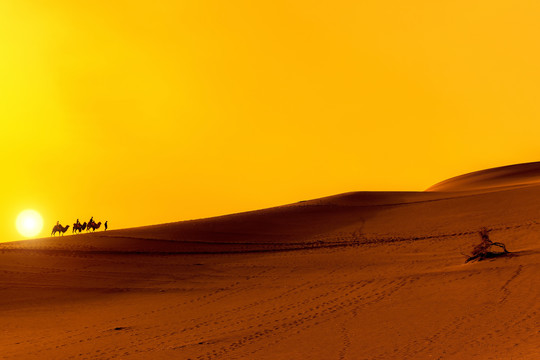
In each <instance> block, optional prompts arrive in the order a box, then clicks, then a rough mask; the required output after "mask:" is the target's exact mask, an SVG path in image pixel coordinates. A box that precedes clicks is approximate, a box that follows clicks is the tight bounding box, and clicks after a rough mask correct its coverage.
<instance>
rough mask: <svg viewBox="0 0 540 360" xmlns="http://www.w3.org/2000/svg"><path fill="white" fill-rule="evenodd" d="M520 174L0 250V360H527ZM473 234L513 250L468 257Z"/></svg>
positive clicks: (531, 238) (537, 193) (527, 252)
mask: <svg viewBox="0 0 540 360" xmlns="http://www.w3.org/2000/svg"><path fill="white" fill-rule="evenodd" d="M531 166H532V165H531V164H524V165H518V166H515V167H513V168H510V169H509V168H502V169H492V170H487V171H484V172H480V173H477V175H479V176H480V178H475V176H474V175H472V176H469V177H468V178H467V181H463V178H462V179H461V180H459V179H458V181H453V182H452V181H448V182H447V183H446V185H445V187H440V188H439V190H447V191H429V192H418V193H411V192H382V193H379V192H359V193H349V194H342V195H337V196H332V197H328V198H323V199H316V200H311V201H306V202H300V203H297V204H292V205H287V206H282V207H277V208H272V209H266V210H261V211H255V212H248V213H242V214H235V215H229V216H223V217H218V218H212V219H203V220H197V221H188V222H180V223H171V224H164V225H156V226H150V227H142V228H133V229H126V230H118V231H110V232H106V233H104V232H99V233H95V234H89V235H76V236H64V237H63V238H53V239H51V238H47V239H39V240H32V241H20V242H15V243H5V244H1V245H0V304H1V306H0V309H1V310H0V311H1V315H2V324H3V326H2V329H3V331H4V336H3V337H2V338H1V339H0V346H1V349H2V351H1V352H0V358H5V359H21V358H36V359H58V358H85V359H110V358H127V359H174V358H178V359H188V358H191V359H538V358H540V332H539V331H540V303H539V300H540V299H539V290H538V288H539V285H540V280H539V277H538V274H539V270H540V267H539V264H540V251H539V250H540V242H539V240H540V201H539V200H540V185H539V184H536V183H535V181H534V180H533V179H532V178H531V177H527V179H528V180H526V181H523V180H522V179H523V173H524V172H525V173H527V172H529V170H530V167H531ZM535 166H537V165H534V166H533V167H535ZM501 173H504V176H501ZM473 174H474V173H473ZM512 174H514V175H512ZM493 178H497V179H498V180H497V181H494V182H493V180H489V181H491V186H490V185H489V184H488V183H489V181H488V183H485V182H483V183H482V184H483V185H482V186H476V185H474V186H471V185H470V184H478V183H479V182H482V181H484V180H485V179H493ZM481 179H482V180H481ZM518 183H519V184H520V186H515V185H516V184H518ZM430 190H433V189H430ZM483 226H486V227H489V228H491V229H493V230H492V232H491V236H492V238H493V240H497V241H502V242H505V243H506V245H507V247H508V248H509V250H511V251H514V252H515V253H516V256H514V257H511V258H503V259H496V260H492V261H483V262H479V263H469V264H464V260H465V258H464V256H463V255H461V253H462V252H468V251H469V250H470V248H471V247H472V246H473V245H474V244H476V243H477V242H478V240H479V236H478V235H477V231H478V230H479V229H480V228H481V227H483Z"/></svg>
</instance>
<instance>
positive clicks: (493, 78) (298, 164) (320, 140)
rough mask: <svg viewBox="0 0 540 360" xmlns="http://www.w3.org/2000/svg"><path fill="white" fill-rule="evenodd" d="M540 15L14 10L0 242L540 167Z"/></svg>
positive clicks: (3, 90)
mask: <svg viewBox="0 0 540 360" xmlns="http://www.w3.org/2000/svg"><path fill="white" fill-rule="evenodd" d="M539 15H540V3H535V2H519V3H516V2H512V1H493V0H490V1H474V2H471V1H452V2H437V1H435V2H434V1H417V0H407V1H385V2H381V1H332V2H328V1H292V2H291V1H275V0H273V1H266V2H263V1H234V0H233V1H226V2H224V1H192V2H179V1H159V2H149V1H135V0H130V1H96V0H92V1H68V0H56V1H55V0H52V1H39V0H33V1H31V0H3V1H2V2H0V44H2V46H1V47H0V49H1V50H0V51H2V53H1V54H0V55H1V56H0V72H1V73H0V75H1V79H2V81H1V82H0V102H1V104H0V116H1V125H0V126H1V127H0V150H1V154H2V155H1V156H2V166H3V171H2V174H3V176H2V178H1V179H0V184H1V187H0V196H1V198H2V203H1V208H0V220H1V225H0V239H2V240H15V239H18V238H20V235H18V234H17V233H16V230H15V226H14V223H15V218H16V216H17V214H18V213H19V212H20V211H21V210H23V209H26V208H31V209H35V210H37V211H39V212H40V213H41V214H42V215H43V216H44V219H45V224H46V226H45V229H44V231H43V235H46V234H48V233H49V232H50V228H51V227H52V225H53V224H54V223H55V222H56V220H60V221H61V222H62V223H64V224H72V223H73V222H74V220H75V219H76V218H77V217H80V218H81V221H87V220H88V218H89V217H90V216H94V217H95V218H96V219H97V220H105V219H107V220H109V223H110V226H111V227H112V228H118V227H128V226H135V225H145V224H153V223H161V222H169V221H177V220H183V219H192V218H199V217H206V216H212V215H218V214H225V213H231V212H237V211H242V210H249V209H257V208H262V207H268V206H273V205H280V204H284V203H289V202H295V201H298V200H304V199H310V198H315V197H320V196H325V195H331V194H336V193H340V192H347V191H357V190H423V189H425V188H427V187H429V186H430V185H432V184H434V183H436V182H438V181H440V180H443V179H445V178H448V177H451V176H454V175H459V174H462V173H466V172H470V171H474V170H479V169H483V168H488V167H493V166H499V165H507V164H512V163H520V162H527V161H536V160H538V153H539V152H538V146H537V144H538V140H537V138H536V137H537V134H538V133H540V131H539V130H540V121H538V115H539V110H540V107H539V102H538V94H539V90H538V87H539V86H540V85H539V84H540V73H539V71H540V70H539V69H540V68H539V66H538V64H539V63H540V48H539V47H538V46H537V43H538V38H539V35H540V28H539V27H538V16H539Z"/></svg>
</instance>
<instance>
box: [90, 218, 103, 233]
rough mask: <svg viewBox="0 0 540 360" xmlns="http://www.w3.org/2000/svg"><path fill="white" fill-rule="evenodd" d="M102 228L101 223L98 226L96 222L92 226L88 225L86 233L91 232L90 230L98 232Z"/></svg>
mask: <svg viewBox="0 0 540 360" xmlns="http://www.w3.org/2000/svg"><path fill="white" fill-rule="evenodd" d="M100 226H101V221H100V222H98V223H97V224H96V223H95V222H93V223H92V224H88V225H86V232H88V231H90V229H92V230H93V231H96V229H99V227H100Z"/></svg>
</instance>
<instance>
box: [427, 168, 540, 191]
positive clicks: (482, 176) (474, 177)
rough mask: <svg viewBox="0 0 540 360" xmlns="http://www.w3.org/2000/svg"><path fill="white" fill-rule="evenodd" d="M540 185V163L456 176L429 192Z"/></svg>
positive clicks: (435, 186) (431, 188)
mask: <svg viewBox="0 0 540 360" xmlns="http://www.w3.org/2000/svg"><path fill="white" fill-rule="evenodd" d="M539 183H540V162H532V163H526V164H517V165H509V166H502V167H498V168H493V169H487V170H482V171H475V172H472V173H469V174H465V175H460V176H456V177H453V178H451V179H448V180H445V181H442V182H440V183H438V184H435V185H433V186H432V187H430V188H429V189H427V191H464V190H477V189H486V188H494V187H506V186H518V185H531V184H539Z"/></svg>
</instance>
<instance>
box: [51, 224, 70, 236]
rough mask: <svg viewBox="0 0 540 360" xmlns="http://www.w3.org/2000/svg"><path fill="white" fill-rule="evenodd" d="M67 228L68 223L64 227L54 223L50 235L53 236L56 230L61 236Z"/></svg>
mask: <svg viewBox="0 0 540 360" xmlns="http://www.w3.org/2000/svg"><path fill="white" fill-rule="evenodd" d="M68 228H69V225H66V227H62V225H60V224H57V225H55V226H54V227H53V229H52V232H51V236H54V235H55V234H56V233H57V232H58V233H60V234H62V236H63V235H64V233H65V232H66V231H67V229H68Z"/></svg>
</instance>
